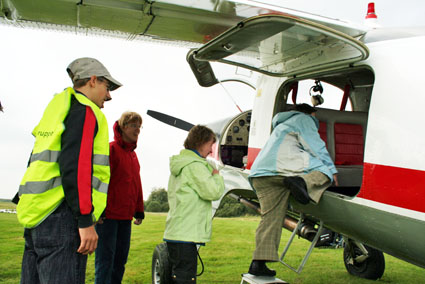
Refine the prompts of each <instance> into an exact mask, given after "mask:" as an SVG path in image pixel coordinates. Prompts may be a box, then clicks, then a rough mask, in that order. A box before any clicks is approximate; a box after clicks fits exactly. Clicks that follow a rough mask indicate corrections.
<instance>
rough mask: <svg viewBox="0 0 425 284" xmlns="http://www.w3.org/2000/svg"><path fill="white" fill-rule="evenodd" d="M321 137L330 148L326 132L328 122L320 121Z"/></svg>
mask: <svg viewBox="0 0 425 284" xmlns="http://www.w3.org/2000/svg"><path fill="white" fill-rule="evenodd" d="M319 135H320V138H322V140H323V141H324V142H325V144H326V146H328V134H327V131H326V122H323V121H320V122H319Z"/></svg>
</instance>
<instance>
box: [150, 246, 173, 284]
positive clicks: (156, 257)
mask: <svg viewBox="0 0 425 284" xmlns="http://www.w3.org/2000/svg"><path fill="white" fill-rule="evenodd" d="M172 283H173V282H172V280H171V266H170V264H169V261H168V249H167V243H161V244H159V245H157V246H156V247H155V250H154V251H153V255H152V284H172Z"/></svg>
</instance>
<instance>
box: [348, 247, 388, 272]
mask: <svg viewBox="0 0 425 284" xmlns="http://www.w3.org/2000/svg"><path fill="white" fill-rule="evenodd" d="M344 264H345V268H346V269H347V271H348V273H350V274H352V275H354V276H357V277H361V278H366V279H371V280H377V279H379V278H381V277H382V274H384V270H385V259H384V254H383V253H382V252H380V251H379V250H376V249H373V248H371V247H368V246H366V245H363V244H361V243H359V242H357V241H353V240H348V241H346V242H345V247H344Z"/></svg>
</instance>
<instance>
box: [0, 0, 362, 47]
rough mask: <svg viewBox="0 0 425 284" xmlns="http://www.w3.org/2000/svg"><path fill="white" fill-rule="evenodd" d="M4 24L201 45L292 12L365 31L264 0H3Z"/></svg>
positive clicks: (356, 33) (353, 31) (345, 30)
mask: <svg viewBox="0 0 425 284" xmlns="http://www.w3.org/2000/svg"><path fill="white" fill-rule="evenodd" d="M0 8H1V10H0V24H6V25H13V26H17V27H31V28H37V29H53V30H59V31H68V32H73V33H78V34H100V35H106V36H112V37H119V38H123V39H127V40H144V41H157V42H161V41H164V42H167V43H174V44H176V45H179V46H187V47H199V46H200V45H201V44H203V43H206V42H208V41H210V40H211V39H213V38H215V37H216V36H218V35H219V34H221V33H222V32H224V31H225V30H227V29H228V28H230V27H232V26H234V25H235V24H237V23H238V22H240V21H241V20H243V19H245V18H249V17H252V16H256V15H261V14H287V15H291V16H293V17H297V18H303V19H307V20H310V21H313V22H316V23H319V24H321V25H325V26H327V27H330V28H332V29H335V30H338V31H340V32H343V33H346V34H347V35H349V36H351V37H359V36H361V35H363V34H365V32H366V28H364V27H360V26H358V27H356V26H354V25H353V24H350V23H347V22H343V21H340V20H336V19H330V18H325V17H321V16H318V15H313V14H308V13H304V12H301V11H296V10H292V9H286V8H282V7H278V6H273V5H268V4H264V3H261V2H259V1H249V0H240V1H226V0H210V1H193V0H179V1H171V0H158V1H150V0H43V1H28V0H0Z"/></svg>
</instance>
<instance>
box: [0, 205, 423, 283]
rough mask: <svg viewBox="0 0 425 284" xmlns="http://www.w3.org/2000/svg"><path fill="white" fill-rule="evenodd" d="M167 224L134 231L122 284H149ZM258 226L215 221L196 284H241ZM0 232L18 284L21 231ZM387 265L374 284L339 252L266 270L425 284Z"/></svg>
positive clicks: (5, 271) (413, 270) (5, 221)
mask: <svg viewBox="0 0 425 284" xmlns="http://www.w3.org/2000/svg"><path fill="white" fill-rule="evenodd" d="M5 205H6V203H4V202H0V209H1V208H5ZM9 205H10V204H7V206H9ZM8 208H10V207H8ZM12 208H13V206H12ZM165 218H166V214H154V213H147V214H146V219H145V220H144V222H143V224H142V225H141V226H133V233H132V241H131V249H130V254H129V260H128V263H127V265H126V271H125V275H124V279H123V283H131V284H133V283H134V284H135V283H143V284H148V283H151V259H152V252H153V250H154V248H155V246H156V245H157V244H158V243H160V242H161V240H162V233H163V230H164V224H165ZM258 222H259V217H247V218H215V219H214V222H213V237H212V241H211V242H210V243H208V244H207V245H206V246H205V247H202V248H201V250H200V255H201V257H202V260H203V262H204V265H205V272H204V274H203V275H202V276H200V277H199V278H198V282H197V283H201V284H202V283H203V284H215V283H240V281H241V273H245V272H247V270H248V266H249V263H250V260H251V255H252V251H253V249H254V246H255V229H256V228H257V224H258ZM0 231H1V234H0V283H2V284H16V283H19V279H20V265H21V260H22V253H23V248H24V240H23V237H22V235H23V229H22V227H21V226H20V225H19V224H18V222H17V220H16V215H15V214H6V213H0ZM288 237H289V232H287V231H286V230H284V232H283V235H282V244H281V248H280V249H281V250H282V249H283V247H284V245H285V243H286V240H287V239H288ZM418 237H419V236H418ZM308 246H309V243H308V242H307V241H305V240H302V239H296V240H295V241H294V244H293V247H291V249H290V251H289V254H288V256H287V261H288V262H289V263H290V264H291V265H292V266H297V265H298V264H299V263H300V261H301V260H302V258H303V257H304V254H305V252H306V251H307V248H308ZM424 257H425V256H424ZM285 259H286V258H285ZM385 259H386V269H385V273H384V275H383V277H382V278H381V279H380V280H378V281H377V282H376V281H370V280H364V279H359V278H356V277H353V276H351V275H349V274H348V273H347V272H346V270H345V267H344V263H343V261H342V249H315V250H314V251H313V253H312V255H311V257H310V259H309V260H308V262H307V264H306V266H305V268H304V270H303V271H302V272H301V274H299V275H298V274H296V273H295V272H292V271H291V270H289V269H288V268H286V267H285V266H283V265H281V264H278V263H273V264H270V265H269V266H270V267H271V268H273V269H276V271H277V276H278V277H279V278H280V279H282V280H285V281H287V282H289V283H292V284H300V283H302V284H307V283H311V284H316V283H344V284H351V283H353V284H354V283H355V284H357V283H394V284H395V283H397V284H399V283H403V284H404V283H407V284H418V283H425V269H422V268H419V267H416V266H414V265H411V264H409V263H406V262H403V261H401V260H398V259H396V258H393V257H391V256H388V255H385ZM86 282H87V283H93V282H94V255H92V256H90V257H89V261H88V266H87V277H86Z"/></svg>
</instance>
